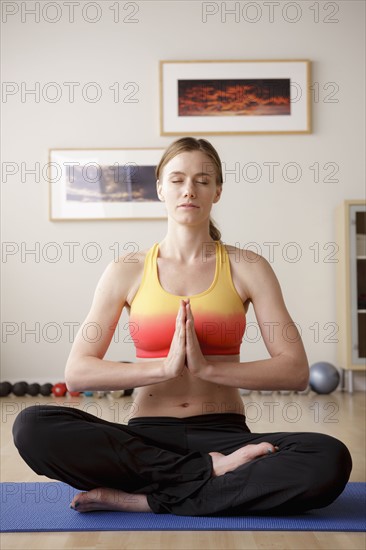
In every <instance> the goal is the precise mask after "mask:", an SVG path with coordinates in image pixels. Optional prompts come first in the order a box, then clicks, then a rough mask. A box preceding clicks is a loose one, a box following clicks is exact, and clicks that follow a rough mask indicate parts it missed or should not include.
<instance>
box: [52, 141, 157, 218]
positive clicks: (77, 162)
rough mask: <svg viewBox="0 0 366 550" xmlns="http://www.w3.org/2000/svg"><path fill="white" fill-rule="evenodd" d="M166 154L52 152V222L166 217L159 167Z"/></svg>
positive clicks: (144, 151) (149, 151)
mask: <svg viewBox="0 0 366 550" xmlns="http://www.w3.org/2000/svg"><path fill="white" fill-rule="evenodd" d="M163 151H164V149H154V148H145V149H137V148H136V149H50V150H49V165H48V181H49V219H50V220H51V221H66V220H121V219H149V218H151V219H153V218H157V219H159V218H166V210H165V206H164V204H163V203H161V202H160V201H159V199H158V196H157V193H156V177H155V167H156V165H157V164H158V163H159V161H160V158H161V156H162V154H163Z"/></svg>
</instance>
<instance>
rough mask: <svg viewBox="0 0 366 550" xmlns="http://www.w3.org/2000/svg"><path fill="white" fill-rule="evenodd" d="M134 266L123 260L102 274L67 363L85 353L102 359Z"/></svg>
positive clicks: (118, 316)
mask: <svg viewBox="0 0 366 550" xmlns="http://www.w3.org/2000/svg"><path fill="white" fill-rule="evenodd" d="M131 276H132V275H131V269H128V268H127V266H126V264H125V263H124V262H123V259H121V260H120V261H119V262H114V261H113V262H111V263H110V264H109V265H108V266H107V268H106V269H105V271H104V273H103V274H102V276H101V278H100V280H99V282H98V284H97V287H96V290H95V292H94V297H93V301H92V304H91V308H90V311H89V313H88V314H87V316H86V319H85V320H84V322H83V323H82V325H81V327H80V329H79V331H78V333H77V335H76V337H75V340H74V343H73V346H72V348H71V352H70V355H69V358H68V365H70V364H71V363H72V362H73V361H74V360H77V359H78V358H81V357H85V356H92V357H97V358H99V359H102V358H103V357H104V355H105V353H106V352H107V350H108V347H109V344H110V342H111V340H112V337H113V334H114V331H115V328H116V326H117V324H118V320H119V318H120V316H121V313H122V310H123V307H124V306H125V303H126V298H127V293H128V289H129V287H130V286H131V281H130V279H131Z"/></svg>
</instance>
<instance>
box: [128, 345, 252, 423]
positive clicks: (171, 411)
mask: <svg viewBox="0 0 366 550" xmlns="http://www.w3.org/2000/svg"><path fill="white" fill-rule="evenodd" d="M207 359H208V360H212V361H215V360H216V361H220V362H221V361H231V362H239V356H236V355H235V356H232V355H231V356H227V355H222V356H210V357H207ZM151 360H152V359H139V362H140V361H141V362H143V361H151ZM157 360H160V361H161V359H157ZM135 395H136V397H135V400H134V403H133V407H132V411H133V413H132V416H131V417H133V418H137V417H140V416H174V417H177V418H185V417H187V416H196V415H200V414H218V413H236V414H244V404H243V401H242V398H241V396H240V393H239V390H238V389H237V388H232V387H229V386H220V385H218V384H212V383H211V382H207V381H204V380H200V379H199V378H197V377H196V376H193V375H191V374H190V373H189V371H188V369H186V370H185V371H184V372H183V374H181V375H180V376H178V377H177V378H174V379H172V380H168V381H167V382H162V383H160V384H154V385H151V386H143V387H141V388H137V389H136V390H135Z"/></svg>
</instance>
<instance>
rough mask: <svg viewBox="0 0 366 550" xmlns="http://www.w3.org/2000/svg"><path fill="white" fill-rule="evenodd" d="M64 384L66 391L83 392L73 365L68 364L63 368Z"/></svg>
mask: <svg viewBox="0 0 366 550" xmlns="http://www.w3.org/2000/svg"><path fill="white" fill-rule="evenodd" d="M65 384H66V387H67V389H68V391H75V392H78V391H83V390H84V389H85V388H82V384H81V380H80V376H78V374H77V370H76V367H75V365H72V366H71V365H70V364H69V363H68V364H67V365H66V368H65Z"/></svg>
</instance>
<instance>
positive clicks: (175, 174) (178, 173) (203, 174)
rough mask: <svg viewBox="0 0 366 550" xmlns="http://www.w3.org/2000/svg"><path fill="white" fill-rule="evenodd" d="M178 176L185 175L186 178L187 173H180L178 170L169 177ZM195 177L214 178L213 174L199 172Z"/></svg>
mask: <svg viewBox="0 0 366 550" xmlns="http://www.w3.org/2000/svg"><path fill="white" fill-rule="evenodd" d="M177 175H183V176H185V175H186V174H185V172H179V171H178V170H176V171H174V172H170V174H169V176H177ZM194 175H195V176H209V177H210V176H212V175H213V174H209V173H207V172H197V174H194Z"/></svg>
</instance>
